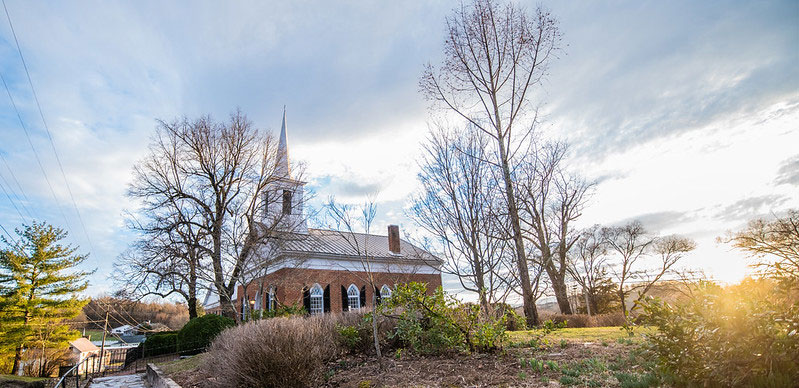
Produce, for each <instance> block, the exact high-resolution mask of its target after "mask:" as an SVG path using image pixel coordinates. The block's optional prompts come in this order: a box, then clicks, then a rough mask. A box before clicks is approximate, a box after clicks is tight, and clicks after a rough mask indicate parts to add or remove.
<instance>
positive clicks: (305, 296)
mask: <svg viewBox="0 0 799 388" xmlns="http://www.w3.org/2000/svg"><path fill="white" fill-rule="evenodd" d="M302 305H303V306H305V311H306V312H308V314H310V313H311V291H310V290H309V289H308V287H303V288H302Z"/></svg>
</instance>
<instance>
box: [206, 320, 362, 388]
mask: <svg viewBox="0 0 799 388" xmlns="http://www.w3.org/2000/svg"><path fill="white" fill-rule="evenodd" d="M348 315H350V314H337V315H324V316H319V317H316V316H315V317H307V318H304V317H282V318H273V319H263V320H258V321H255V322H249V323H246V324H244V325H240V326H237V327H234V328H231V329H228V330H225V331H224V332H222V334H220V335H219V336H218V337H217V338H216V339H215V340H214V342H213V344H212V345H211V347H210V349H209V357H206V358H205V359H206V360H208V361H207V362H208V363H213V365H207V367H208V368H213V370H214V373H215V374H216V377H217V381H218V383H219V385H220V386H221V387H231V388H232V387H306V386H315V385H318V384H319V383H320V382H321V381H322V378H323V377H322V376H323V372H324V366H325V363H326V362H328V361H331V360H333V359H335V358H336V357H337V356H339V355H340V354H341V353H342V351H343V349H342V347H341V346H340V342H339V339H338V336H339V335H338V333H337V332H336V327H337V325H338V326H339V327H342V326H343V327H350V326H349V325H347V324H348V323H351V322H347V320H352V319H353V318H351V317H347V316H348ZM355 318H360V317H355Z"/></svg>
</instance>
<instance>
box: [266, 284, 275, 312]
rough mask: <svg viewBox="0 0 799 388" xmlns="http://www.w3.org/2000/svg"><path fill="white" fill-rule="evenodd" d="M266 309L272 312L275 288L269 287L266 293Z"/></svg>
mask: <svg viewBox="0 0 799 388" xmlns="http://www.w3.org/2000/svg"><path fill="white" fill-rule="evenodd" d="M266 309H267V310H268V311H272V310H274V309H275V286H272V287H269V291H268V292H267V293H266Z"/></svg>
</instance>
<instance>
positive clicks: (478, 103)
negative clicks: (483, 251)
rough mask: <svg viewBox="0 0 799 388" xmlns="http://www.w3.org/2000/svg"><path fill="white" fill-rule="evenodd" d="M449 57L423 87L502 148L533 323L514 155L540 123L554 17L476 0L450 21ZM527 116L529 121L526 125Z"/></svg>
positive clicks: (555, 34)
mask: <svg viewBox="0 0 799 388" xmlns="http://www.w3.org/2000/svg"><path fill="white" fill-rule="evenodd" d="M446 24H447V36H446V40H445V42H444V61H443V63H442V65H441V67H440V68H438V69H434V68H433V67H432V66H429V65H428V67H427V69H426V70H425V72H424V74H423V76H422V78H421V80H420V88H421V90H422V93H423V94H424V95H425V96H426V97H427V98H428V99H430V100H433V101H435V102H437V103H439V104H440V105H441V106H443V107H444V108H445V109H448V110H449V111H451V112H454V113H455V114H456V115H457V116H459V117H461V118H462V119H464V120H465V121H466V122H468V123H470V124H471V125H472V127H473V128H474V129H475V130H477V131H480V132H482V133H484V134H485V135H487V136H489V138H490V139H491V140H492V143H493V144H492V147H493V148H495V149H496V157H495V158H494V160H493V163H494V164H495V165H496V167H497V168H498V169H499V170H500V174H499V175H500V176H501V180H500V182H501V183H502V186H501V193H502V194H503V195H504V196H505V198H506V206H507V214H508V217H509V222H510V229H511V231H512V234H511V235H510V236H509V237H510V239H509V240H510V241H512V242H513V249H514V250H515V256H516V265H517V266H518V270H519V276H520V277H521V280H522V281H521V287H522V299H523V301H524V312H525V316H526V319H527V323H528V325H534V324H535V323H536V322H534V317H535V316H537V313H536V311H535V310H536V307H535V302H534V300H533V291H532V288H531V282H530V276H529V273H528V265H527V257H526V252H525V247H524V239H523V237H522V229H521V225H520V221H519V210H518V206H517V203H516V194H515V189H514V187H513V176H512V175H513V170H514V158H515V153H516V151H517V150H518V149H519V146H520V144H523V143H524V142H525V140H526V139H529V137H530V135H531V134H532V133H533V130H534V127H535V119H536V116H537V113H536V109H535V104H534V103H533V102H532V99H533V94H534V93H535V91H536V88H537V87H538V86H539V85H540V84H541V81H542V79H543V78H544V76H545V75H546V73H547V66H548V65H549V62H550V61H551V60H552V59H553V58H554V53H555V51H556V50H557V48H558V44H559V41H560V31H559V30H558V27H557V22H556V20H555V18H554V17H553V16H552V15H550V14H549V13H548V12H546V11H544V10H543V9H542V8H540V7H539V8H538V9H536V11H535V13H534V14H533V15H531V16H530V15H527V13H526V12H525V11H524V10H523V9H522V8H520V7H518V6H516V5H515V4H513V3H509V4H506V5H499V4H497V3H495V2H494V1H491V0H475V1H474V2H473V3H471V4H470V5H469V6H466V5H463V6H461V7H460V8H459V9H456V10H455V11H454V14H453V16H451V17H448V18H447V19H446ZM525 121H526V123H525Z"/></svg>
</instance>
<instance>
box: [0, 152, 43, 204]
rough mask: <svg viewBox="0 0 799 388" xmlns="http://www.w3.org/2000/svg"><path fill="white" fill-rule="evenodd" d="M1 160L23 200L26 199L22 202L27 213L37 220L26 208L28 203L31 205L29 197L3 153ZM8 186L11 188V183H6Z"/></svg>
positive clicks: (0, 154) (0, 153)
mask: <svg viewBox="0 0 799 388" xmlns="http://www.w3.org/2000/svg"><path fill="white" fill-rule="evenodd" d="M0 160H2V161H3V164H4V165H5V166H6V170H8V173H9V174H10V175H11V180H13V181H14V183H15V184H16V185H17V188H18V189H19V192H20V193H21V194H22V199H24V201H22V203H23V207H24V208H25V212H27V213H28V215H29V216H31V218H36V217H34V216H33V215H32V214H31V212H30V210H28V207H27V206H25V204H26V203H31V201H30V200H29V199H28V195H27V194H25V190H24V189H22V185H20V184H19V180H17V176H16V174H14V170H12V169H11V166H9V165H8V160H6V157H5V156H3V153H2V152H0ZM6 185H7V186H8V187H11V184H9V183H6ZM12 191H13V189H12ZM17 198H19V197H17Z"/></svg>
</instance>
